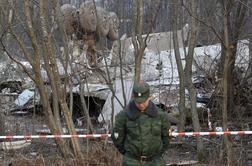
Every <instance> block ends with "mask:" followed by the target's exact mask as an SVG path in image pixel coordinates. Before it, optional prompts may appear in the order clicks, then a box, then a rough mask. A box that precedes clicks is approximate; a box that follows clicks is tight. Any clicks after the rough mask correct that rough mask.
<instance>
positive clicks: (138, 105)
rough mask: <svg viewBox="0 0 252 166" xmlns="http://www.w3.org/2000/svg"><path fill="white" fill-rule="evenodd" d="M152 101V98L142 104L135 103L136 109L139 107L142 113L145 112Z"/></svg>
mask: <svg viewBox="0 0 252 166" xmlns="http://www.w3.org/2000/svg"><path fill="white" fill-rule="evenodd" d="M150 100H151V97H149V98H148V99H147V100H146V101H144V102H141V103H138V102H135V104H136V107H137V108H138V109H139V110H140V111H144V110H145V109H146V108H147V107H148V106H149V103H150Z"/></svg>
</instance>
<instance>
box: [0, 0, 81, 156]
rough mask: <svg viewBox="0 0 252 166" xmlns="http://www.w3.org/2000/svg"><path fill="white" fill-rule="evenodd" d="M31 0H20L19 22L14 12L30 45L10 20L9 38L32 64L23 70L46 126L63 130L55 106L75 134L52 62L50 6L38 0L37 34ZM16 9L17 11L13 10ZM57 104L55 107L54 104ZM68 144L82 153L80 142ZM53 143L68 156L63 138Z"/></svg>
mask: <svg viewBox="0 0 252 166" xmlns="http://www.w3.org/2000/svg"><path fill="white" fill-rule="evenodd" d="M31 3H32V2H30V1H29V0H24V1H23V6H24V8H23V11H24V15H25V17H24V18H25V19H24V21H23V22H21V18H22V17H21V16H20V15H18V14H16V15H15V21H17V22H18V21H19V23H21V24H22V25H23V26H22V27H23V28H24V29H23V31H24V32H25V33H27V35H28V37H29V40H30V43H31V46H32V47H31V49H28V48H27V47H26V40H25V39H24V38H23V36H22V34H20V33H16V29H15V25H14V24H10V25H9V29H10V33H11V35H12V36H13V39H14V40H15V41H16V42H17V43H18V46H19V49H20V50H21V52H22V54H23V55H24V57H25V59H26V60H27V61H28V62H29V63H30V65H31V66H32V70H33V73H31V72H27V74H28V75H29V76H30V78H31V79H32V80H33V81H34V82H35V84H36V86H37V88H38V91H39V94H40V98H41V102H42V105H43V109H44V110H45V114H46V118H47V121H48V126H49V128H50V130H51V132H52V133H54V134H63V132H62V126H61V123H60V117H59V109H61V111H62V112H63V114H64V118H65V121H66V124H67V127H68V130H69V133H70V134H72V135H76V131H75V128H74V125H73V121H72V117H71V115H70V111H69V108H68V105H67V103H66V94H65V90H64V86H62V85H61V79H60V77H59V71H58V68H57V62H56V50H55V45H56V43H54V40H53V32H54V29H53V26H52V24H51V25H50V19H49V17H50V15H51V13H48V12H49V11H51V10H50V8H49V6H48V2H47V1H43V0H41V1H39V7H40V10H39V12H40V13H39V16H40V19H39V20H40V24H41V29H39V32H40V33H41V34H42V35H41V36H40V35H37V34H36V33H38V32H35V28H34V20H33V19H32V16H31V11H30V9H31V7H30V5H31ZM17 13H18V12H17ZM1 44H2V46H3V47H4V51H5V52H6V53H7V54H8V56H9V57H10V58H11V59H12V60H14V61H15V62H16V63H18V64H19V65H21V66H22V67H23V69H24V70H25V71H28V70H27V69H26V68H25V66H23V65H22V64H21V63H20V62H19V61H18V60H17V59H16V58H15V57H14V56H12V52H11V51H10V49H9V47H6V45H5V44H4V43H3V41H2V40H1ZM42 62H44V68H45V70H46V72H47V76H48V78H49V80H50V85H51V89H52V95H53V99H54V100H53V101H54V104H53V107H51V105H50V97H49V94H50V91H49V90H48V88H47V87H46V86H45V84H44V80H43V76H42V73H41V66H42ZM58 106H59V107H58ZM71 141H72V148H73V153H74V155H75V156H78V157H82V153H81V149H80V145H79V142H78V140H77V139H74V138H72V139H71ZM56 143H57V144H58V146H59V148H60V150H61V152H62V155H63V156H65V157H69V156H72V150H71V148H70V147H69V145H68V144H67V142H66V141H65V140H63V139H56Z"/></svg>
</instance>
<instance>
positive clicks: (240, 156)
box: [0, 114, 252, 166]
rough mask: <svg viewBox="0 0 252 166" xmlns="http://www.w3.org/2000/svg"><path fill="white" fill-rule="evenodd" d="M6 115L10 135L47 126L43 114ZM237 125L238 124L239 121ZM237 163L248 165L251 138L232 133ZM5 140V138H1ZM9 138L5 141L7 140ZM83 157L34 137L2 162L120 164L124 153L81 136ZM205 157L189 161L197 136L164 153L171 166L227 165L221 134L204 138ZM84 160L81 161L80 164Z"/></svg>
mask: <svg viewBox="0 0 252 166" xmlns="http://www.w3.org/2000/svg"><path fill="white" fill-rule="evenodd" d="M3 115H4V120H5V130H6V134H8V135H28V134H34V135H37V133H36V130H37V129H43V128H46V122H45V120H44V116H43V115H37V114H29V115H25V116H13V115H5V114H3ZM236 125H237V124H236ZM230 140H231V141H232V143H233V147H234V157H233V158H234V162H236V165H237V166H239V165H240V166H246V165H249V164H250V163H249V162H250V160H249V155H250V154H249V153H248V152H249V151H250V150H251V148H250V147H252V137H251V136H250V135H246V136H232V137H230ZM1 141H4V140H1ZM5 141H6V140H5ZM80 142H81V146H82V150H83V154H84V159H82V160H80V159H74V158H62V157H61V155H60V152H59V151H58V149H57V146H56V144H55V142H54V140H53V139H33V140H31V144H30V145H29V146H26V147H23V148H20V149H16V150H4V149H3V148H2V149H1V151H0V165H3V166H9V165H17V166H19V165H21V166H22V165H27V166H30V165H39V166H40V165H41V166H42V165H46V166H47V165H49V166H50V165H62V166H63V165H69V166H71V165H76V166H77V165H87V166H94V165H97V166H118V165H119V163H120V160H121V157H122V156H121V155H120V154H119V153H118V152H117V150H116V149H115V148H114V146H113V144H112V142H111V140H110V139H92V140H90V139H89V140H87V139H80ZM203 142H204V146H205V153H206V158H205V160H204V162H203V164H192V163H191V164H190V162H193V161H197V150H196V138H195V137H183V138H177V137H176V138H175V137H173V138H171V145H170V147H169V149H168V150H167V152H166V153H165V155H164V159H165V160H166V161H167V164H170V165H172V164H173V165H176V164H177V165H206V166H211V165H215V166H218V165H226V164H225V160H224V158H225V153H223V151H224V149H225V148H224V146H223V139H222V136H206V137H203ZM81 163H82V164H81Z"/></svg>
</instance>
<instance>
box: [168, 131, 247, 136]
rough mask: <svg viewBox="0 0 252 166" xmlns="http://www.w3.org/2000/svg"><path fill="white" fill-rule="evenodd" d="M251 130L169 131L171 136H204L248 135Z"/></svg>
mask: <svg viewBox="0 0 252 166" xmlns="http://www.w3.org/2000/svg"><path fill="white" fill-rule="evenodd" d="M249 134H252V131H220V132H214V131H213V132H181V133H173V132H172V133H171V136H174V137H177V136H206V135H210V136H211V135H249Z"/></svg>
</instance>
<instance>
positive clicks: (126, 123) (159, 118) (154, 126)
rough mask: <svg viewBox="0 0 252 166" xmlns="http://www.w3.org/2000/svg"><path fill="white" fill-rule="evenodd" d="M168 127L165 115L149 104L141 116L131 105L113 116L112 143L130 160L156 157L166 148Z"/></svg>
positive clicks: (151, 103) (132, 103)
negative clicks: (130, 158) (114, 119)
mask: <svg viewBox="0 0 252 166" xmlns="http://www.w3.org/2000/svg"><path fill="white" fill-rule="evenodd" d="M169 127H170V125H169V122H168V119H167V115H166V114H165V113H164V112H163V111H161V110H158V108H157V107H156V105H155V104H154V103H153V102H150V104H149V106H148V107H147V109H146V110H145V111H144V112H141V111H139V110H138V109H137V107H136V105H135V103H134V101H131V102H130V103H129V104H128V106H127V107H126V109H125V110H123V111H121V112H120V113H118V114H117V116H116V121H115V125H114V129H113V132H112V140H113V142H114V145H115V146H116V148H117V149H118V150H119V151H120V152H121V153H122V154H124V155H128V156H132V157H134V158H139V157H140V156H148V157H155V156H159V157H160V156H161V155H162V154H163V153H164V152H165V151H166V149H167V147H168V144H169V138H168V136H169V134H168V130H169Z"/></svg>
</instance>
